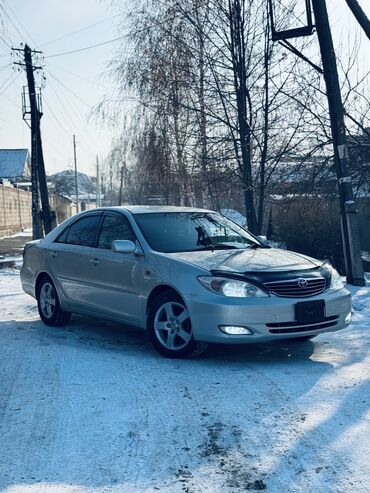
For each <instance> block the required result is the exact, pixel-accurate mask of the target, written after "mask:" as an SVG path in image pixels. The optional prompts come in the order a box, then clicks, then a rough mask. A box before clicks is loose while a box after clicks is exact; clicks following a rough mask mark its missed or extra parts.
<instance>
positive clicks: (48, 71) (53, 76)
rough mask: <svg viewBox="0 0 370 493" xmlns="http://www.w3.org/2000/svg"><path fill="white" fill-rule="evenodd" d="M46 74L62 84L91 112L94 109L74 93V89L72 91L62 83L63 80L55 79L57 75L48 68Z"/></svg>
mask: <svg viewBox="0 0 370 493" xmlns="http://www.w3.org/2000/svg"><path fill="white" fill-rule="evenodd" d="M45 70H46V72H47V73H48V74H49V75H50V76H51V77H52V78H53V79H54V80H56V81H57V82H58V84H60V85H61V86H62V87H64V89H66V90H67V91H68V92H70V93H71V94H72V95H73V96H74V97H75V98H77V99H78V100H79V101H81V103H83V104H85V105H86V106H87V107H88V108H90V110H92V109H93V107H92V106H91V104H89V103H87V102H86V101H85V100H83V99H82V98H80V96H79V95H78V94H76V93H75V92H74V91H72V89H70V88H69V87H68V86H66V85H65V84H64V82H62V81H61V80H59V79H58V78H57V77H55V75H53V74H52V73H51V72H50V70H48V69H47V68H45Z"/></svg>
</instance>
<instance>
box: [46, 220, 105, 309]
mask: <svg viewBox="0 0 370 493" xmlns="http://www.w3.org/2000/svg"><path fill="white" fill-rule="evenodd" d="M101 220H102V212H95V213H88V214H85V215H83V216H82V217H80V218H78V219H76V221H74V222H73V223H72V224H71V225H70V226H69V227H68V228H66V230H64V231H63V233H62V234H61V235H59V237H58V238H57V239H56V241H55V242H54V243H53V244H52V245H51V248H50V251H49V256H48V264H49V272H50V273H51V274H52V276H53V278H54V281H55V282H56V284H57V287H58V288H59V291H60V294H61V297H62V302H63V301H64V302H66V303H67V304H68V306H69V307H71V308H75V309H76V310H77V311H78V310H79V309H83V310H86V309H91V310H93V311H95V309H94V298H95V296H94V285H93V283H92V279H91V272H93V267H94V262H93V258H94V257H93V252H94V251H95V247H96V243H97V237H98V232H99V225H100V222H101Z"/></svg>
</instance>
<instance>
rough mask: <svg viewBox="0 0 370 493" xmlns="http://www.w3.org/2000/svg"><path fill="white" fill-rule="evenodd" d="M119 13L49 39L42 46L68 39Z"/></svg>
mask: <svg viewBox="0 0 370 493" xmlns="http://www.w3.org/2000/svg"><path fill="white" fill-rule="evenodd" d="M119 15H121V14H115V15H112V16H111V17H107V18H106V19H103V20H101V21H98V22H94V24H89V25H88V26H85V27H82V28H81V29H77V30H76V31H72V32H70V33H68V34H64V35H63V36H59V38H55V39H52V40H51V41H48V42H47V43H43V44H42V45H41V46H42V47H45V46H49V45H51V44H53V43H56V42H57V41H61V40H62V39H66V38H68V37H70V36H74V35H75V34H78V33H81V32H83V31H86V30H87V29H91V28H92V27H95V26H98V25H99V24H103V23H104V22H108V21H110V20H112V19H114V18H116V17H118V16H119Z"/></svg>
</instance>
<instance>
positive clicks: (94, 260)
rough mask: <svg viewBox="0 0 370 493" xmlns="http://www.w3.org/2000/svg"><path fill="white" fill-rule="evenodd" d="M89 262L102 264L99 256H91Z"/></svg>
mask: <svg viewBox="0 0 370 493" xmlns="http://www.w3.org/2000/svg"><path fill="white" fill-rule="evenodd" d="M89 262H90V263H91V264H94V265H98V264H100V260H99V259H98V258H91V259H90V260H89Z"/></svg>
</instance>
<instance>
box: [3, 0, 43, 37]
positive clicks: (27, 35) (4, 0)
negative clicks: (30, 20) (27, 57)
mask: <svg viewBox="0 0 370 493" xmlns="http://www.w3.org/2000/svg"><path fill="white" fill-rule="evenodd" d="M3 3H4V6H6V9H7V10H8V11H9V12H10V13H11V14H12V16H13V17H14V19H15V20H16V22H18V24H19V26H20V27H21V28H22V29H23V33H24V34H26V37H28V38H29V39H30V40H31V41H32V43H33V44H34V45H35V46H37V43H36V42H35V40H34V39H33V38H32V36H31V35H30V33H29V32H28V31H27V29H26V28H25V27H24V25H23V24H22V22H21V21H20V20H19V18H18V17H17V16H16V14H15V12H14V11H13V10H12V8H11V7H10V5H9V3H8V2H7V0H3ZM6 9H4V13H5V15H6V16H7V18H8V19H9V21H10V22H11V24H12V25H13V27H14V29H15V30H16V31H17V33H18V34H19V36H20V37H21V39H24V34H22V33H21V32H20V30H19V29H18V28H17V26H16V24H15V23H14V22H13V21H12V19H11V17H10V15H9V12H7V10H6Z"/></svg>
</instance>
